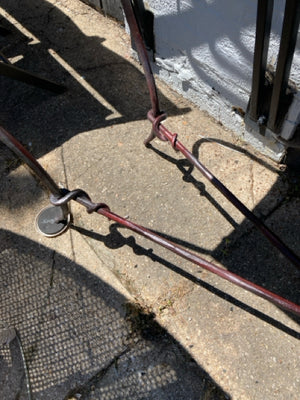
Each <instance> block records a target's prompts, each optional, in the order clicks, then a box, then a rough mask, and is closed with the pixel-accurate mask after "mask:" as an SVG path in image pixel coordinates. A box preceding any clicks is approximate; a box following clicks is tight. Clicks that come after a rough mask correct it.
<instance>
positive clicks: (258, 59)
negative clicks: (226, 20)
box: [249, 0, 274, 121]
mask: <svg viewBox="0 0 300 400" xmlns="http://www.w3.org/2000/svg"><path fill="white" fill-rule="evenodd" d="M273 4H274V1H273V0H258V3H257V16H256V38H255V49H254V60H253V74H252V92H251V98H250V107H249V116H250V118H252V119H253V120H255V121H256V120H257V119H258V118H259V116H260V112H261V108H262V107H261V105H262V104H263V101H264V83H265V73H266V66H267V56H268V47H269V39H270V30H271V20H272V13H273Z"/></svg>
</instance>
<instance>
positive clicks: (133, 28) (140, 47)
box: [121, 0, 161, 116]
mask: <svg viewBox="0 0 300 400" xmlns="http://www.w3.org/2000/svg"><path fill="white" fill-rule="evenodd" d="M121 3H122V6H123V9H124V13H125V15H126V19H127V22H128V25H129V28H130V32H131V35H132V37H133V38H134V39H135V44H136V47H137V52H138V55H139V58H140V61H141V63H142V65H143V69H144V72H145V77H146V81H147V85H148V90H149V94H150V100H151V107H152V110H153V114H154V115H155V116H158V115H159V114H160V113H161V112H160V109H159V102H158V96H157V89H156V85H155V81H154V77H153V74H152V70H151V65H150V62H149V59H148V54H147V50H146V47H145V45H144V41H143V38H142V34H141V32H140V28H139V25H138V23H137V19H136V16H135V13H134V10H133V7H132V3H131V1H130V0H121Z"/></svg>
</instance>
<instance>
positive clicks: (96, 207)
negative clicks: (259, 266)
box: [51, 189, 300, 316]
mask: <svg viewBox="0 0 300 400" xmlns="http://www.w3.org/2000/svg"><path fill="white" fill-rule="evenodd" d="M62 195H63V196H62V197H60V198H59V197H56V196H52V197H51V203H52V204H54V205H64V204H67V202H69V201H70V200H75V201H76V202H78V203H79V204H81V205H83V206H84V207H86V208H87V211H88V212H89V213H91V212H97V213H98V214H100V215H103V216H104V217H106V218H108V219H109V220H112V221H115V222H117V223H118V224H120V225H122V226H124V227H126V228H128V229H130V230H131V231H133V232H135V233H138V234H139V235H142V236H144V237H146V238H147V239H149V240H151V241H152V242H155V243H157V244H159V245H160V246H162V247H165V248H166V249H168V250H170V251H172V252H173V253H175V254H177V255H179V256H181V257H182V258H185V259H186V260H188V261H191V262H192V263H194V264H196V265H199V266H200V267H202V268H204V269H206V270H208V271H210V272H212V273H213V274H215V275H218V276H220V277H221V278H223V279H225V280H227V281H229V282H231V283H234V284H235V285H237V286H239V287H241V288H243V289H245V290H248V291H249V292H252V293H254V294H256V295H257V296H259V297H262V298H264V299H266V300H268V301H270V302H272V303H274V304H275V305H276V306H278V307H280V308H282V309H284V310H286V311H289V312H291V313H293V314H295V315H298V316H300V306H299V305H297V304H295V303H293V302H291V301H289V300H287V299H284V298H283V297H281V296H279V295H277V294H275V293H273V292H271V291H269V290H267V289H265V288H263V287H261V286H259V285H256V284H255V283H252V282H250V281H248V280H246V279H244V278H242V277H240V276H239V275H237V274H234V273H233V272H230V271H228V270H225V269H223V268H220V267H218V266H216V265H214V264H213V263H211V262H209V261H206V260H205V259H203V258H201V257H199V256H198V255H196V254H194V253H192V252H190V251H188V250H186V249H184V248H183V247H181V246H178V245H177V244H175V243H173V242H171V241H170V240H167V239H165V238H163V237H161V236H160V235H158V234H156V233H154V232H153V231H151V230H149V229H147V228H145V227H143V226H140V225H137V224H135V223H134V222H131V221H129V220H127V219H125V218H123V217H121V216H119V215H117V214H115V213H113V212H112V211H110V209H109V207H108V206H107V205H106V204H104V203H93V202H92V201H91V199H90V197H89V196H88V194H87V193H85V192H84V191H82V190H80V189H76V190H74V191H71V192H70V191H68V190H66V189H64V190H63V191H62Z"/></svg>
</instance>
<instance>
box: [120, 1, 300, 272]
mask: <svg viewBox="0 0 300 400" xmlns="http://www.w3.org/2000/svg"><path fill="white" fill-rule="evenodd" d="M121 1H122V5H123V7H124V11H125V15H126V18H127V21H128V24H129V27H130V31H131V35H132V38H133V40H134V41H135V44H136V46H137V50H138V53H139V56H140V59H141V61H142V65H143V68H144V73H145V77H146V80H147V84H148V88H149V93H150V98H151V103H152V110H150V111H149V112H148V119H149V120H150V121H151V122H152V132H151V134H150V136H149V137H148V138H147V139H146V141H145V144H148V143H150V141H151V140H152V139H154V137H155V135H156V136H158V137H159V138H160V139H162V140H164V138H166V139H167V140H168V141H169V142H170V143H171V144H172V146H173V148H174V149H175V150H179V151H180V152H181V153H182V154H183V155H184V156H185V157H186V158H187V159H188V160H189V161H190V162H191V163H192V164H193V165H194V166H195V167H196V168H197V169H198V170H199V171H200V172H201V173H202V174H203V175H204V176H205V177H206V178H207V179H208V180H209V181H210V182H211V183H212V184H213V185H214V186H215V187H216V188H217V189H218V190H219V191H220V192H221V193H222V194H223V195H224V196H225V197H226V198H227V199H228V200H229V201H230V202H231V203H232V204H233V205H234V206H235V207H236V208H237V209H238V210H239V211H240V212H241V213H242V214H243V215H244V216H245V217H246V218H248V219H249V220H250V221H251V222H252V223H253V224H254V225H255V226H256V227H257V228H258V229H259V230H260V231H261V232H262V233H263V234H264V235H265V236H266V238H267V239H268V240H269V241H270V242H271V243H272V244H273V245H274V246H275V247H277V249H278V250H279V251H280V252H281V253H282V254H283V255H284V256H285V257H286V258H288V259H289V260H290V261H291V262H292V263H293V264H294V265H295V266H296V267H297V268H299V269H300V259H299V257H298V256H297V255H296V254H295V253H294V252H293V251H292V250H291V249H289V248H288V247H287V246H286V245H285V244H284V243H283V242H282V241H281V240H280V239H279V238H278V237H277V236H276V235H275V234H274V233H273V232H272V231H271V230H270V229H269V228H267V227H266V226H265V225H264V223H263V222H262V221H261V220H260V219H259V218H257V217H256V216H255V215H254V214H253V213H252V212H251V211H250V210H249V209H248V208H247V207H246V206H245V205H244V204H243V203H242V202H241V201H240V200H239V199H238V198H237V197H236V196H235V195H234V194H233V193H232V192H231V191H230V190H229V189H227V187H226V186H225V185H223V183H222V182H220V181H219V180H218V179H217V178H216V177H215V176H214V175H213V174H212V173H211V172H210V171H209V170H208V169H207V168H206V167H205V166H204V165H203V164H202V163H201V162H200V161H199V160H198V159H197V158H196V157H195V156H194V155H193V154H192V153H191V152H190V151H189V150H187V148H186V147H185V146H184V145H183V144H182V143H181V142H179V141H178V140H177V134H172V133H171V132H170V131H169V130H168V129H167V128H166V127H165V126H164V125H162V124H161V120H162V119H165V114H164V115H161V114H162V113H161V112H160V110H159V104H158V98H157V94H156V85H155V80H154V77H153V73H152V69H151V65H150V61H149V58H148V55H147V51H146V48H145V45H144V42H143V38H142V35H141V33H140V30H139V26H138V23H137V20H136V16H135V13H134V10H133V6H132V3H131V0H121ZM153 93H155V99H154V98H153Z"/></svg>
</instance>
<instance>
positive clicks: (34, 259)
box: [0, 230, 229, 400]
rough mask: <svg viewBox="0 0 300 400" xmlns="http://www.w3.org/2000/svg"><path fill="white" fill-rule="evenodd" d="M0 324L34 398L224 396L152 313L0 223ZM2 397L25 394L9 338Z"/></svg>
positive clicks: (0, 375)
mask: <svg viewBox="0 0 300 400" xmlns="http://www.w3.org/2000/svg"><path fill="white" fill-rule="evenodd" d="M0 266H1V268H0V275H1V276H0V300H1V301H0V309H1V324H2V326H6V327H14V328H16V329H17V330H18V332H19V335H20V338H21V341H22V346H23V349H24V353H25V358H26V363H27V367H28V369H29V374H30V382H31V387H32V391H33V398H34V399H43V400H47V399H49V400H53V399H57V400H60V399H66V398H68V397H69V396H71V395H72V394H75V393H80V394H81V397H80V398H81V399H85V400H87V399H92V398H93V399H94V398H98V399H100V398H101V399H108V398H109V399H120V400H121V399H122V400H123V399H135V400H136V399H148V400H150V399H153V400H154V399H184V398H185V399H189V400H193V399H195V400H196V399H197V400H198V399H205V400H221V399H229V396H228V395H227V394H226V393H224V392H223V391H222V389H221V388H220V387H218V386H217V385H216V383H215V382H214V381H213V380H212V379H211V378H210V377H209V376H208V374H207V373H206V372H205V371H204V370H203V369H202V368H201V367H200V366H198V365H197V364H196V362H195V361H194V360H193V359H192V358H191V356H190V355H189V354H188V353H187V352H186V351H185V350H184V349H183V348H182V347H181V346H180V345H179V343H178V342H176V341H175V340H174V338H172V337H171V336H170V335H169V334H168V333H167V332H166V331H165V330H164V329H163V328H162V327H161V326H159V325H158V324H157V323H156V322H154V321H153V315H151V314H149V313H147V312H146V311H145V310H141V309H140V308H139V307H137V306H136V305H134V304H132V303H128V301H127V299H126V298H124V297H123V296H122V295H120V294H119V293H118V292H116V291H115V290H114V289H113V288H112V287H110V286H109V285H107V284H106V283H104V282H103V281H102V280H101V279H99V278H98V277H97V276H95V275H92V274H91V273H89V272H87V271H86V270H85V269H84V268H83V267H81V266H80V265H78V264H76V263H74V262H72V261H71V260H70V259H67V258H65V257H63V256H62V255H60V254H58V253H56V252H55V251H53V250H50V249H48V248H46V247H44V246H41V245H40V244H38V243H35V242H33V241H31V240H29V239H27V238H25V237H22V236H19V235H16V234H14V233H11V232H9V231H6V230H0ZM0 397H1V398H2V399H6V400H12V399H19V400H23V399H27V395H26V387H25V381H24V374H23V366H22V362H21V359H20V355H19V354H18V346H17V344H16V343H15V340H13V341H11V343H10V345H9V346H2V347H0Z"/></svg>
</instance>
